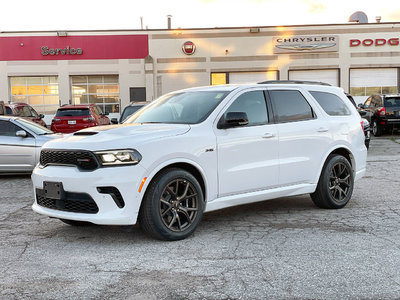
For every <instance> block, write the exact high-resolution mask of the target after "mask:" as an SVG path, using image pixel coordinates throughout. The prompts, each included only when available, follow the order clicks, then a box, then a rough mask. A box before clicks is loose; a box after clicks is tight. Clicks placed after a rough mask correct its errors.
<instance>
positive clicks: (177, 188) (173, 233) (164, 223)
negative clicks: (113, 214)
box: [139, 168, 204, 241]
mask: <svg viewBox="0 0 400 300" xmlns="http://www.w3.org/2000/svg"><path fill="white" fill-rule="evenodd" d="M203 210H204V197H203V192H202V189H201V187H200V184H199V183H198V181H197V179H196V178H195V177H194V176H193V175H192V174H190V173H189V172H187V171H185V170H182V169H176V168H171V169H167V170H164V171H162V172H161V173H160V174H158V175H157V176H156V177H155V178H154V179H153V180H152V182H151V183H150V185H149V187H148V189H147V191H146V194H145V196H144V199H143V203H142V206H141V209H140V213H139V223H140V225H141V227H142V228H143V230H144V231H145V232H147V233H148V234H150V235H151V236H153V237H155V238H157V239H163V240H170V241H174V240H181V239H184V238H186V237H188V236H189V235H191V234H192V233H193V232H194V231H195V229H196V227H197V225H198V223H199V222H200V219H201V217H202V215H203Z"/></svg>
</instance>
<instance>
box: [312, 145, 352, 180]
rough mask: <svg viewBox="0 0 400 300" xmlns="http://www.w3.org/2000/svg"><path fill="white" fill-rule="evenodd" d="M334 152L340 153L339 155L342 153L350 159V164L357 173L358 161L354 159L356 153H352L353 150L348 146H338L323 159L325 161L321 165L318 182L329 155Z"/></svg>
mask: <svg viewBox="0 0 400 300" xmlns="http://www.w3.org/2000/svg"><path fill="white" fill-rule="evenodd" d="M332 154H338V155H341V156H343V157H345V158H346V159H347V160H348V161H349V163H350V165H351V167H352V169H353V173H354V175H355V173H356V161H355V159H354V155H353V154H352V152H351V151H350V149H349V148H347V147H345V146H338V147H337V148H335V149H332V150H331V151H330V152H329V153H328V154H327V155H326V156H325V159H324V160H323V163H322V165H321V166H320V169H319V173H318V178H316V182H317V183H318V181H319V178H320V177H321V174H322V171H323V169H324V167H325V165H326V163H327V162H328V158H329V156H330V155H332Z"/></svg>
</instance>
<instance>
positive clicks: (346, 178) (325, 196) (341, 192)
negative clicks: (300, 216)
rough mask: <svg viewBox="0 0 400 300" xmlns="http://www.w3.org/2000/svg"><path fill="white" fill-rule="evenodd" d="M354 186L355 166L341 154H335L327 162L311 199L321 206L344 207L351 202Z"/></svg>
mask: <svg viewBox="0 0 400 300" xmlns="http://www.w3.org/2000/svg"><path fill="white" fill-rule="evenodd" d="M353 187H354V175H353V168H352V167H351V165H350V163H349V161H348V160H347V159H346V158H345V157H343V156H341V155H337V154H333V155H330V156H329V157H328V159H327V161H326V163H325V166H324V168H323V170H322V173H321V176H320V179H319V181H318V185H317V189H316V190H315V192H314V193H312V194H311V199H312V200H313V202H314V203H315V205H317V206H318V207H321V208H342V207H344V206H345V205H346V204H347V202H349V200H350V198H351V195H352V194H353Z"/></svg>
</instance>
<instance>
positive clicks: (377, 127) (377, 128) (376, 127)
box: [372, 120, 382, 136]
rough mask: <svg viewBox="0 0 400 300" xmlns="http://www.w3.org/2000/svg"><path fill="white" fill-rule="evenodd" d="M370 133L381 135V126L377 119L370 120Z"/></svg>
mask: <svg viewBox="0 0 400 300" xmlns="http://www.w3.org/2000/svg"><path fill="white" fill-rule="evenodd" d="M372 133H373V135H374V136H381V135H382V126H380V125H379V124H378V121H377V120H373V121H372Z"/></svg>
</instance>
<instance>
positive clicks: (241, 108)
mask: <svg viewBox="0 0 400 300" xmlns="http://www.w3.org/2000/svg"><path fill="white" fill-rule="evenodd" d="M228 112H245V113H246V114H247V118H248V119H249V124H248V126H254V125H264V124H267V123H268V113H267V105H266V102H265V97H264V93H263V91H251V92H246V93H244V94H242V95H240V96H239V97H238V98H237V99H236V100H235V101H234V102H233V103H232V104H231V106H230V107H229V108H228V109H227V110H226V112H225V114H224V117H226V114H227V113H228Z"/></svg>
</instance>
